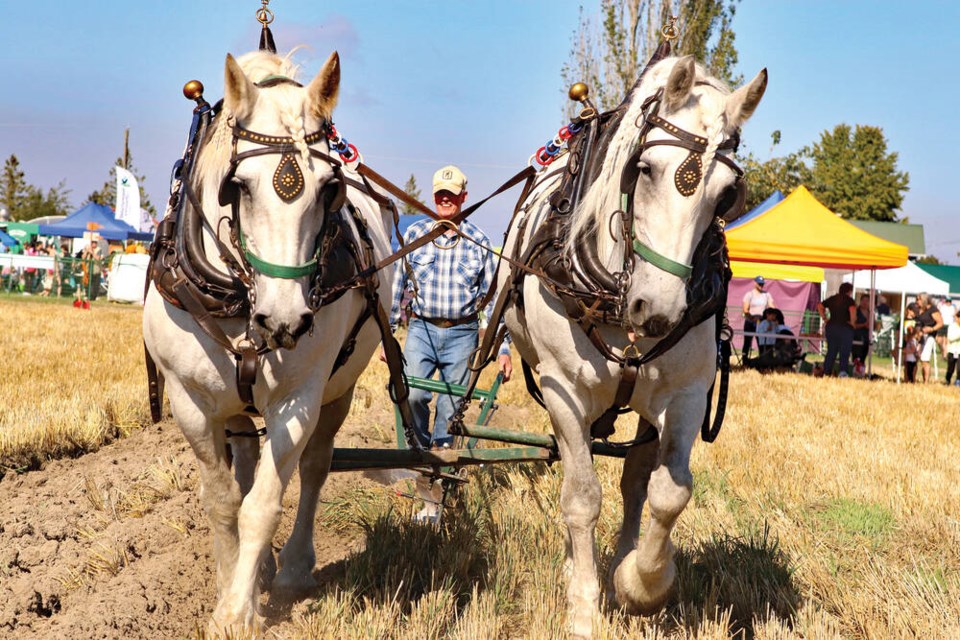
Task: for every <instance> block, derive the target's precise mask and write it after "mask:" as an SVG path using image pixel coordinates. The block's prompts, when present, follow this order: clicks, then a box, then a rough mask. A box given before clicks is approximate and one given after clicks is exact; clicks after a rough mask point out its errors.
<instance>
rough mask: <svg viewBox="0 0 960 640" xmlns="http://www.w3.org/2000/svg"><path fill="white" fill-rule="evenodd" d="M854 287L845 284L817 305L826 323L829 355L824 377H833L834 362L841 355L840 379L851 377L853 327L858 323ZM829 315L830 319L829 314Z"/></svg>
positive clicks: (824, 365)
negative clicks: (852, 295)
mask: <svg viewBox="0 0 960 640" xmlns="http://www.w3.org/2000/svg"><path fill="white" fill-rule="evenodd" d="M851 293H853V285H852V284H850V283H849V282H844V283H843V284H841V285H840V289H839V291H837V293H835V294H834V295H832V296H830V297H829V298H827V299H826V300H824V301H823V302H821V303H820V304H818V305H817V312H818V313H819V314H820V320H821V321H822V322H824V323H825V328H824V336H825V337H826V339H827V355H826V356H825V357H824V359H823V373H824V375H832V373H833V362H834V360H836V358H837V354H838V353H839V354H840V377H841V378H846V377H847V376H848V375H850V372H849V371H847V368H848V367H849V365H850V352H851V350H852V348H853V325H854V323H855V322H856V321H857V303H856V302H854V301H853V298H851V297H850V294H851ZM828 311H829V312H830V313H829V317H828V315H827V312H828Z"/></svg>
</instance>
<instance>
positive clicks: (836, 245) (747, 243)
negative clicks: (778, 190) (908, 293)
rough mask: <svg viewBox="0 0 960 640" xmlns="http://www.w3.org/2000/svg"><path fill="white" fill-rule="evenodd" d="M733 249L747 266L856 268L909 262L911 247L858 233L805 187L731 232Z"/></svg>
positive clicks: (734, 257) (735, 256)
mask: <svg viewBox="0 0 960 640" xmlns="http://www.w3.org/2000/svg"><path fill="white" fill-rule="evenodd" d="M727 247H728V248H729V250H730V259H731V260H739V261H744V262H769V263H774V264H790V265H803V266H814V267H823V268H831V269H851V270H853V269H871V268H873V269H890V268H893V267H902V266H903V265H905V264H906V263H907V247H905V246H904V245H902V244H896V243H893V242H889V241H887V240H884V239H882V238H878V237H877V236H875V235H872V234H869V233H867V232H866V231H862V230H861V229H858V228H857V227H855V226H853V225H852V224H850V223H849V222H847V221H846V220H844V219H843V218H840V217H839V216H837V215H836V214H834V213H833V212H832V211H830V210H829V209H827V208H826V207H825V206H823V205H822V204H820V202H819V201H818V200H817V199H816V198H814V197H813V194H811V193H810V192H809V191H807V188H806V187H804V186H802V185H801V186H799V187H797V188H796V189H795V190H794V191H793V193H791V194H790V195H789V196H787V197H786V198H785V199H784V200H783V202H781V203H780V204H778V205H776V206H774V207H772V208H771V209H769V210H768V211H767V212H766V213H764V214H763V215H760V216H757V217H756V218H755V219H753V220H751V221H749V222H746V223H744V224H742V225H740V226H738V227H736V228H734V229H731V230H730V231H728V232H727ZM764 277H766V275H765V276H764Z"/></svg>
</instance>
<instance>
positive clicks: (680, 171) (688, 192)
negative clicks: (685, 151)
mask: <svg viewBox="0 0 960 640" xmlns="http://www.w3.org/2000/svg"><path fill="white" fill-rule="evenodd" d="M702 177H703V159H702V158H701V157H700V154H699V153H694V152H692V151H691V152H690V155H688V156H687V159H686V160H684V161H683V162H682V163H681V164H680V166H679V167H677V172H676V173H675V174H674V176H673V182H674V184H675V185H676V187H677V191H679V192H680V193H681V194H682V195H683V196H685V197H690V196H692V195H693V194H694V193H695V192H696V191H697V186H698V185H699V184H700V179H701V178H702Z"/></svg>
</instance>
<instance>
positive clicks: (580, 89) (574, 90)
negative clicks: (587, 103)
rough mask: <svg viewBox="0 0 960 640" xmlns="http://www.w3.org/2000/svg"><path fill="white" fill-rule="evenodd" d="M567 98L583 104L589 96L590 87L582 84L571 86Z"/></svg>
mask: <svg viewBox="0 0 960 640" xmlns="http://www.w3.org/2000/svg"><path fill="white" fill-rule="evenodd" d="M567 96H569V97H570V99H571V100H575V101H576V102H583V101H584V100H586V99H587V98H588V97H589V96H590V87H588V86H587V85H586V84H584V83H583V82H578V83H576V84H574V85H571V87H570V91H568V92H567Z"/></svg>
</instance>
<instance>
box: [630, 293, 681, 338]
mask: <svg viewBox="0 0 960 640" xmlns="http://www.w3.org/2000/svg"><path fill="white" fill-rule="evenodd" d="M626 315H627V317H626V320H627V323H628V324H629V325H630V326H631V327H633V329H634V331H635V332H636V334H637V336H638V337H641V338H662V337H663V336H665V335H667V334H668V333H670V330H671V329H673V326H674V325H675V324H676V322H677V321H676V320H671V319H670V318H669V317H667V316H666V315H665V314H662V313H657V312H656V311H655V310H653V309H652V308H651V305H650V304H649V303H648V302H647V301H646V300H643V299H641V298H637V299H636V300H634V301H633V302H631V303H630V305H629V307H628V309H627V314H626Z"/></svg>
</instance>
